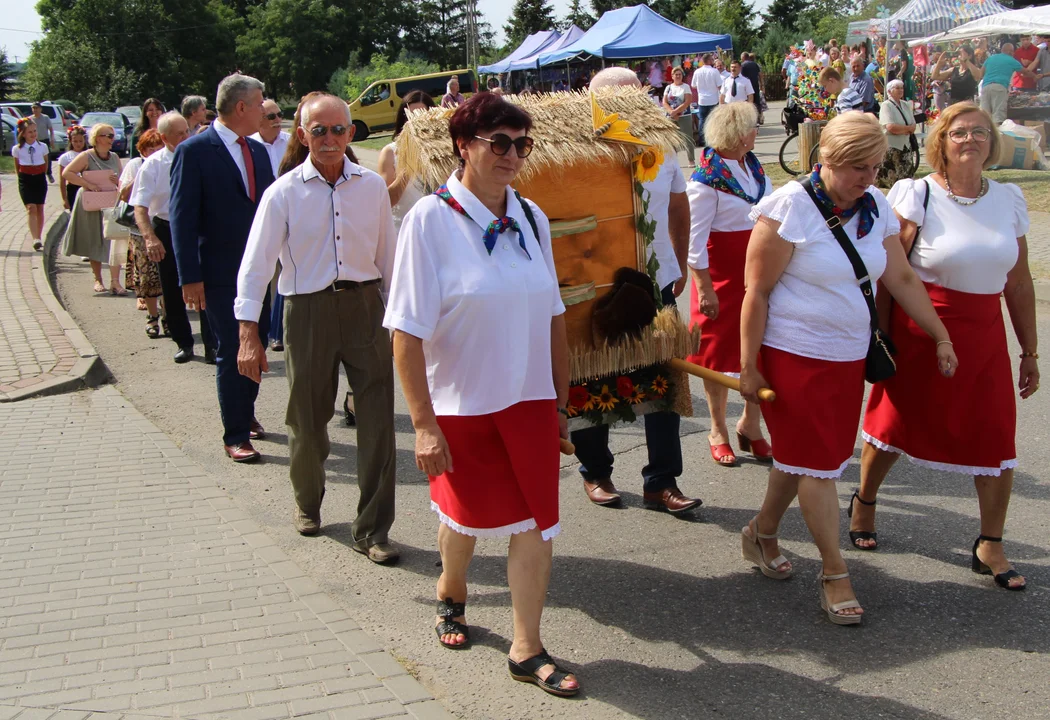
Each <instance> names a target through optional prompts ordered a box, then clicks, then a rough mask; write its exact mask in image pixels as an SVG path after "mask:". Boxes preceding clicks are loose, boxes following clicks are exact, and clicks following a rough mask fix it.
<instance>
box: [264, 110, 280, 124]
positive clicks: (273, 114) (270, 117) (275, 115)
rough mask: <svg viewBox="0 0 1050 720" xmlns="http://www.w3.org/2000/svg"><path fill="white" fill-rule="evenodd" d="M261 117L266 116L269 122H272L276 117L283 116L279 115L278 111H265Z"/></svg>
mask: <svg viewBox="0 0 1050 720" xmlns="http://www.w3.org/2000/svg"><path fill="white" fill-rule="evenodd" d="M263 117H264V118H266V119H267V120H269V121H270V122H273V121H274V120H276V119H277V118H280V117H284V116H283V115H281V113H279V112H275V113H266V114H265V115H263Z"/></svg>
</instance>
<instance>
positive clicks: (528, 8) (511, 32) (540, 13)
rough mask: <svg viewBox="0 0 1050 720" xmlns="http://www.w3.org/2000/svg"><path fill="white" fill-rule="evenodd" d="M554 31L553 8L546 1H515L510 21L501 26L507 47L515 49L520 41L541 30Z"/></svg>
mask: <svg viewBox="0 0 1050 720" xmlns="http://www.w3.org/2000/svg"><path fill="white" fill-rule="evenodd" d="M552 29H554V8H552V7H551V5H550V3H548V2H547V0H517V2H515V3H514V9H513V10H512V11H511V14H510V19H509V20H508V21H507V24H506V25H504V26H503V32H505V33H506V35H507V45H508V46H514V47H517V46H518V45H519V44H520V43H521V41H522V40H524V39H525V38H526V37H528V36H529V35H532V34H533V33H536V32H540V31H541V30H552Z"/></svg>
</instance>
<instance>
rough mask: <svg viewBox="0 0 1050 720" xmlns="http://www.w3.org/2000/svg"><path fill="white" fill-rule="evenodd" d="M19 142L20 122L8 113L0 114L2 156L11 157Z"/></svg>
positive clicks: (0, 149) (0, 152) (0, 150)
mask: <svg viewBox="0 0 1050 720" xmlns="http://www.w3.org/2000/svg"><path fill="white" fill-rule="evenodd" d="M17 142H18V120H16V119H15V118H14V117H12V116H11V115H8V114H7V113H3V114H0V154H3V155H5V156H6V155H10V154H11V148H13V147H14V146H15V144H16V143H17Z"/></svg>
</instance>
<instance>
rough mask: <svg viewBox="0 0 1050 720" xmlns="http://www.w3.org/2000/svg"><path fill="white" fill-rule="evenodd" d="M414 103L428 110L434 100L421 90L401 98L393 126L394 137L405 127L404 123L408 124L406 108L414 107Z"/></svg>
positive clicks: (432, 105)
mask: <svg viewBox="0 0 1050 720" xmlns="http://www.w3.org/2000/svg"><path fill="white" fill-rule="evenodd" d="M416 103H423V104H424V105H426V106H427V107H428V108H432V107H434V105H435V103H434V98H432V97H430V96H429V95H427V94H426V93H425V92H423V91H422V90H413V91H412V92H410V93H409V94H408V95H405V96H404V97H403V98H401V107H399V108H398V109H397V122H396V123H395V125H394V137H397V136H398V135H400V134H401V131H402V130H403V129H404V127H405V123H407V122H408V106H409V105H415V104H416Z"/></svg>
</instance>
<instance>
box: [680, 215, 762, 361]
mask: <svg viewBox="0 0 1050 720" xmlns="http://www.w3.org/2000/svg"><path fill="white" fill-rule="evenodd" d="M750 239H751V231H750V230H737V231H735V232H712V233H711V235H710V236H709V238H708V241H707V256H708V259H709V263H710V266H709V267H708V272H709V273H711V284H712V286H713V287H714V290H715V295H717V296H718V317H717V318H715V319H714V320H712V319H711V318H709V317H707V316H706V315H704V314H702V313H701V312H700V300H699V294H698V293H697V291H696V283H690V288H691V291H690V292H691V294H690V296H689V297H690V299H689V317H690V320H691V322H692V324H693V325H699V326H700V329H701V335H700V350H699V352H697V353H696V354H695V355H690V356H689V357H688V358H686V360H688V361H689V362H691V363H695V364H697V365H699V366H700V367H705V368H707V369H708V370H717V371H718V372H720V373H727V374H730V375H734V376H739V375H740V312H741V310H742V309H743V307H744V261H745V260H746V259H747V243H748V240H750Z"/></svg>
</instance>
